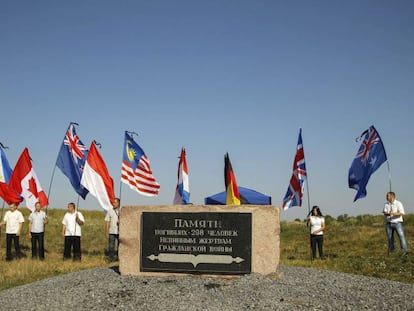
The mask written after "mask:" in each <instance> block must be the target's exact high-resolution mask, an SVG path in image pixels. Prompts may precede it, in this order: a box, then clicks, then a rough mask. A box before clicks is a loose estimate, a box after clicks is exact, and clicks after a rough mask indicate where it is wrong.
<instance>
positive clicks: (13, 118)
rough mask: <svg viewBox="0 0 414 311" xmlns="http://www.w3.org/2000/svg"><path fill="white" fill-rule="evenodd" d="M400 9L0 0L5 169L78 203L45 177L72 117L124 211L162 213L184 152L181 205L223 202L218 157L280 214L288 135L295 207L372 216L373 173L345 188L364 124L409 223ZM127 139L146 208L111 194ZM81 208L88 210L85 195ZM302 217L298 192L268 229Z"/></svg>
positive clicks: (407, 26)
mask: <svg viewBox="0 0 414 311" xmlns="http://www.w3.org/2000/svg"><path fill="white" fill-rule="evenodd" d="M413 14H414V2H412V1H408V0H407V1H335V0H334V1H295V0H293V1H214V0H213V1H101V0H100V1H93V0H88V1H9V0H3V1H1V2H0V39H1V49H0V68H1V71H0V102H1V111H2V127H1V130H0V142H2V143H3V144H5V145H7V146H8V147H9V149H7V150H6V154H7V158H8V160H9V162H10V164H11V166H12V167H14V164H15V163H16V161H17V158H18V157H19V155H20V154H21V152H22V151H23V148H24V147H28V148H29V152H30V155H31V157H32V159H33V167H34V170H35V171H36V173H37V175H38V178H39V180H40V183H41V184H42V186H43V188H44V189H45V190H46V191H47V192H49V193H50V198H49V199H50V207H51V208H66V205H67V203H68V202H70V201H74V202H77V196H76V193H75V191H74V190H73V188H72V187H71V185H70V183H69V181H68V179H67V178H66V177H65V176H64V175H63V174H62V173H61V172H60V170H59V169H58V168H56V169H55V162H56V157H57V154H58V151H59V148H60V145H61V143H62V140H63V136H64V134H65V131H66V129H67V127H68V125H69V122H71V121H73V122H77V123H78V124H79V127H78V128H77V132H78V134H79V136H80V138H81V140H82V141H83V142H84V143H85V144H86V145H88V146H89V144H90V142H91V140H92V139H95V140H97V141H98V142H100V143H101V144H102V149H100V152H101V154H102V156H103V158H104V160H105V162H106V164H107V166H108V169H109V171H110V173H111V175H112V177H113V179H114V181H115V189H116V195H121V199H122V202H121V203H122V205H143V204H145V205H146V204H156V205H169V204H172V200H173V197H174V191H175V186H176V182H177V180H176V178H177V177H176V174H177V165H178V156H179V154H180V150H181V147H182V146H184V147H185V148H186V151H187V162H188V167H189V178H190V191H191V201H192V202H193V203H194V204H203V202H204V197H206V196H208V195H211V194H215V193H217V192H221V191H224V177H223V169H224V154H225V153H226V152H228V153H229V155H230V159H231V162H232V165H233V169H234V172H235V175H236V178H237V182H238V184H239V185H240V186H244V187H249V188H254V189H256V190H257V191H260V192H263V193H265V194H268V195H271V196H272V200H273V204H274V205H277V206H280V205H281V202H282V198H283V196H284V194H285V192H286V189H287V186H288V183H289V179H290V176H291V174H292V163H293V159H294V155H295V150H296V143H297V137H298V133H299V128H302V131H303V132H302V137H303V144H304V150H305V160H306V165H307V169H308V176H309V180H308V186H309V197H310V202H309V203H310V205H315V204H316V205H319V206H320V208H321V210H322V212H323V213H324V214H329V215H332V216H334V217H336V216H338V215H342V214H348V215H359V214H379V213H381V210H382V208H383V203H384V201H385V193H386V192H387V191H388V189H389V177H388V171H387V166H386V165H383V166H381V167H380V169H379V170H378V171H377V172H376V173H375V174H374V175H373V176H372V177H371V180H370V182H369V183H368V187H367V191H368V196H367V197H366V198H364V199H360V200H358V201H357V202H355V203H354V202H353V198H354V196H355V191H354V190H351V189H349V188H348V182H347V176H348V169H349V166H350V164H351V162H352V160H353V158H354V156H355V154H356V151H357V149H358V147H359V143H356V142H355V138H356V137H357V136H359V135H360V134H361V133H362V132H363V131H364V130H365V129H367V128H368V127H369V126H370V125H374V126H375V127H376V129H377V130H378V132H379V133H380V135H381V137H382V140H383V142H384V146H385V149H386V152H387V154H388V159H389V164H390V169H391V170H390V172H391V179H392V189H393V190H394V191H395V192H396V194H397V198H398V199H400V200H401V201H402V202H403V203H404V205H405V209H406V212H408V213H413V206H414V197H413V195H412V175H413V168H412V159H413V156H414V148H413V143H412V133H414V124H413V122H412V117H413V108H412V107H413V99H414V57H413V55H414V18H413ZM125 130H129V131H135V132H137V133H139V136H138V137H136V140H137V142H138V144H139V145H140V146H141V147H142V148H143V149H144V151H145V152H146V154H147V156H148V157H149V159H150V161H151V166H152V170H153V173H154V176H155V177H156V179H157V180H158V182H159V183H160V185H161V191H160V194H159V195H158V196H157V197H155V198H148V197H144V196H142V195H139V194H137V193H135V192H133V191H132V190H130V189H129V188H128V187H127V186H126V185H122V188H121V187H120V169H121V159H122V148H123V138H124V131H125ZM52 177H53V178H52ZM50 185H51V187H50ZM120 189H121V192H120ZM79 208H80V209H100V207H99V205H98V203H97V200H96V199H95V198H94V197H92V196H88V197H87V199H86V200H85V201H83V200H82V199H81V201H80V204H79ZM307 209H308V200H307V194H306V193H305V200H304V206H303V207H302V208H299V207H294V208H291V209H289V210H287V211H282V212H281V219H282V220H290V219H295V218H301V219H303V218H304V217H305V216H306V214H307Z"/></svg>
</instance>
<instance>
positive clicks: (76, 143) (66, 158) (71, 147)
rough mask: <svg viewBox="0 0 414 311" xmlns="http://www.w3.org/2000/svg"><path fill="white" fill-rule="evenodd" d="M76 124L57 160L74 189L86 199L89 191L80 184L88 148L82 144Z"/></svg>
mask: <svg viewBox="0 0 414 311" xmlns="http://www.w3.org/2000/svg"><path fill="white" fill-rule="evenodd" d="M75 124H76V123H73V122H72V123H70V124H69V127H68V130H67V131H66V134H65V137H64V139H63V142H62V146H61V147H60V151H59V155H58V158H57V160H56V165H57V167H59V168H60V170H61V171H62V173H63V174H65V175H66V177H67V178H69V180H70V183H71V184H72V187H73V189H75V191H76V192H77V193H78V194H79V195H80V196H81V197H82V198H83V199H85V197H86V195H87V194H88V190H87V189H86V188H85V187H83V186H82V185H81V183H80V181H81V178H82V172H83V168H84V166H85V161H86V156H87V154H88V148H87V147H86V146H85V145H84V144H83V143H82V141H81V140H80V138H79V136H78V135H77V134H76V130H75Z"/></svg>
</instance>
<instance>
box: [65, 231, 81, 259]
mask: <svg viewBox="0 0 414 311" xmlns="http://www.w3.org/2000/svg"><path fill="white" fill-rule="evenodd" d="M72 250H73V260H81V257H82V254H81V237H80V236H65V245H64V250H63V258H64V259H70V258H72V256H71V254H72Z"/></svg>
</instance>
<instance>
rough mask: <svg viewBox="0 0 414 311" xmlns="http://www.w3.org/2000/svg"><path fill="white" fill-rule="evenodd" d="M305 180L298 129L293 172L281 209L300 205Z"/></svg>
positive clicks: (300, 138) (300, 135) (303, 158)
mask: <svg viewBox="0 0 414 311" xmlns="http://www.w3.org/2000/svg"><path fill="white" fill-rule="evenodd" d="M305 180H306V165H305V152H304V150H303V144H302V129H300V130H299V137H298V145H297V147H296V155H295V160H294V161H293V173H292V177H291V178H290V182H289V187H288V189H287V191H286V194H285V197H284V198H283V204H282V209H283V210H287V209H288V208H290V207H294V206H299V207H301V206H302V196H303V190H304V183H305Z"/></svg>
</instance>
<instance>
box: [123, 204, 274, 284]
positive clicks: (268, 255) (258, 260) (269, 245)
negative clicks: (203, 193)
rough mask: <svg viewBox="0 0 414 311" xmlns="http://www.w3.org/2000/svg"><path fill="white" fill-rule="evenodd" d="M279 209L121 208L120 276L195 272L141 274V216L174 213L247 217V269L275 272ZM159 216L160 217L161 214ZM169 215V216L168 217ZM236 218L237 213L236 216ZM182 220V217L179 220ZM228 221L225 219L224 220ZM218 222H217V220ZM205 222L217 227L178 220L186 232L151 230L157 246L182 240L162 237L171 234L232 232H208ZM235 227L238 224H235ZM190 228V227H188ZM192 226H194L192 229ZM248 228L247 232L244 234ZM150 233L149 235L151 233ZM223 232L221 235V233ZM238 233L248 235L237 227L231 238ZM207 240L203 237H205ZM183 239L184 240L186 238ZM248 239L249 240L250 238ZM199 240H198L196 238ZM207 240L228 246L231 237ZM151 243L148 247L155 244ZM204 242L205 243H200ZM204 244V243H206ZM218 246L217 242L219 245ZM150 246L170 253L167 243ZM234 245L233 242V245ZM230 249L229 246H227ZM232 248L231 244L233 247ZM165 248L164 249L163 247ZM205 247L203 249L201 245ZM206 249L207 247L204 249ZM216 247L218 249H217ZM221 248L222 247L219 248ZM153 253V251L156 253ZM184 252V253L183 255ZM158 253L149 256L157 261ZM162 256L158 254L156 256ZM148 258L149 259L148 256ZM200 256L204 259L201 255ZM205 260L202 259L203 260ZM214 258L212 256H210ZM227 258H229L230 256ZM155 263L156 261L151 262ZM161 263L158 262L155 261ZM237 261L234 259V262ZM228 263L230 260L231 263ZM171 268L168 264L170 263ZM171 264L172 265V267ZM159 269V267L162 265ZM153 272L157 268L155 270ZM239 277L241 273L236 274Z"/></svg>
mask: <svg viewBox="0 0 414 311" xmlns="http://www.w3.org/2000/svg"><path fill="white" fill-rule="evenodd" d="M279 211H280V210H279V208H278V207H275V206H270V205H241V206H229V205H226V206H225V205H199V206H197V205H175V206H171V205H169V206H124V207H122V209H121V215H120V227H119V228H120V231H119V237H120V245H119V271H120V273H121V274H122V275H141V276H164V275H177V276H180V275H181V276H183V275H189V274H194V273H186V271H181V272H180V273H176V272H175V271H172V272H168V271H167V272H166V271H162V269H161V270H160V271H143V270H145V269H143V262H141V261H142V260H143V259H142V258H144V260H143V261H145V260H147V259H146V258H147V257H141V253H142V251H143V248H144V246H145V245H143V244H144V242H143V241H142V237H141V235H142V233H143V229H144V228H143V218H144V217H143V214H144V215H148V214H152V215H157V214H154V213H174V215H177V213H178V215H180V214H182V215H183V216H186V215H189V214H186V213H194V214H195V215H197V213H202V214H203V215H205V213H214V215H220V213H240V214H243V215H246V214H247V215H248V216H249V219H251V236H250V235H249V239H248V241H249V243H250V244H249V245H246V248H248V249H249V252H250V253H251V258H248V260H249V267H251V272H255V273H260V274H263V275H267V274H271V273H275V272H276V271H277V268H278V266H279V256H280V219H279V216H280V215H279ZM160 215H162V214H160ZM167 215H168V214H167ZM235 215H237V214H235ZM182 218H185V217H182ZM227 218H228V217H227ZM234 218H235V222H237V217H234ZM218 222H219V221H218ZM206 223H207V224H210V225H216V223H217V221H216V222H215V223H213V221H198V222H197V221H191V220H190V221H185V220H184V221H182V220H180V219H179V220H177V226H178V225H179V226H181V227H185V226H184V225H186V226H187V227H185V228H188V227H190V229H188V230H158V229H155V230H152V231H155V234H156V235H158V234H159V235H160V236H156V240H155V241H156V243H158V242H157V241H159V240H163V241H167V242H168V241H176V240H179V241H182V239H181V240H180V239H175V240H173V239H171V238H168V237H167V238H166V237H165V236H162V235H163V234H169V233H170V232H175V233H176V234H186V232H188V234H190V232H193V233H194V232H196V234H199V232H201V233H202V234H204V235H206V234H207V233H210V234H218V235H220V234H225V233H226V232H229V234H231V231H230V230H229V231H224V230H222V231H219V230H215V231H211V230H209V229H208V228H207V227H206ZM236 225H237V224H236ZM191 226H193V227H191ZM194 226H195V227H194ZM247 230H249V229H246V231H247ZM152 231H151V230H150V233H151V232H152ZM223 232H224V233H223ZM238 233H240V235H241V233H243V234H249V232H247V233H246V232H243V228H240V229H239V230H238V231H236V230H234V231H233V234H234V235H239V234H238ZM204 237H206V236H204ZM185 238H187V237H186V236H185ZM250 238H251V239H250ZM197 240H200V239H197ZM202 241H207V239H202ZM208 241H229V242H226V243H230V244H231V242H232V241H231V238H229V239H227V240H224V239H217V238H214V239H212V238H211V236H209V239H208ZM156 243H151V244H156ZM203 243H204V242H203ZM205 243H207V242H205ZM218 243H219V242H218ZM151 244H150V245H149V246H150V247H155V249H156V250H159V253H162V252H163V250H165V252H168V251H170V248H171V247H175V246H171V245H169V244H167V246H168V250H167V246H165V245H151ZM233 244H235V243H233ZM230 246H232V245H230ZM233 246H234V245H233ZM163 247H164V248H163ZM203 247H204V246H203ZM207 247H208V246H207ZM186 248H189V247H188V246H187V245H183V246H182V247H181V249H180V250H181V253H182V249H186ZM216 248H217V247H216ZM222 248H223V249H224V247H222ZM155 253H156V252H155ZM184 253H185V252H184ZM156 255H157V254H151V256H153V257H154V258H159V257H161V256H158V257H157V256H156ZM158 255H161V254H158ZM162 255H167V256H164V257H168V256H169V257H168V258H170V257H171V254H166V253H164V254H162ZM173 256H178V257H179V256H184V257H185V256H187V257H188V256H190V257H192V258H194V257H197V256H198V255H195V256H193V255H191V254H190V255H185V254H173ZM220 256H221V257H229V256H222V255H219V256H216V257H220ZM148 257H150V256H148ZM200 257H203V256H200ZM205 257H208V256H204V257H203V258H205ZM212 257H214V256H212ZM230 259H232V258H231V256H230ZM153 260H156V259H153ZM158 260H159V261H161V259H158ZM234 260H236V259H234ZM230 261H231V260H230ZM192 264H193V266H192V265H191V264H188V265H189V266H190V267H199V266H200V265H199V263H198V262H196V263H194V262H192ZM170 265H171V264H170ZM172 265H173V264H172ZM161 266H162V264H161ZM155 270H156V269H155ZM197 274H212V275H216V274H215V273H214V272H213V273H205V272H203V273H197ZM221 274H222V273H219V274H217V276H219V275H221ZM226 274H227V275H228V276H229V275H231V274H232V272H231V271H230V272H229V273H226ZM238 274H240V273H238Z"/></svg>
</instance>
